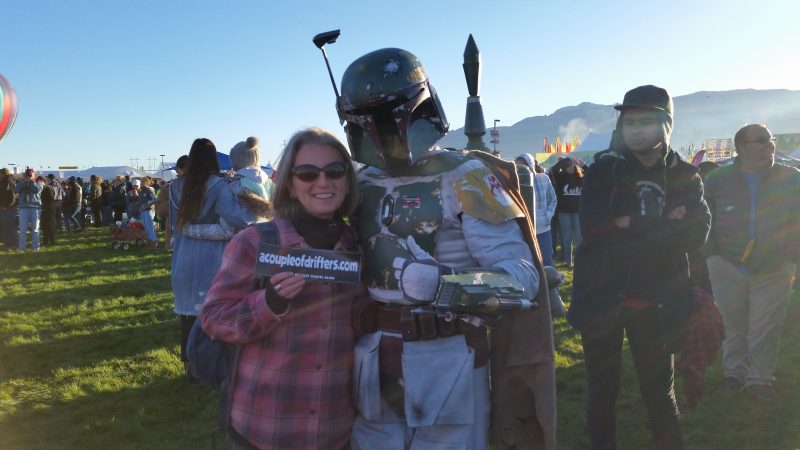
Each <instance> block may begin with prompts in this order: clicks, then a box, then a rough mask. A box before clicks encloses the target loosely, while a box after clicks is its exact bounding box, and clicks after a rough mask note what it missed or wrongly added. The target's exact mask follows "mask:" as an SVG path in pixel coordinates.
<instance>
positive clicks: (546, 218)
mask: <svg viewBox="0 0 800 450" xmlns="http://www.w3.org/2000/svg"><path fill="white" fill-rule="evenodd" d="M533 192H534V194H535V195H536V234H542V233H544V232H545V231H547V230H549V229H550V221H551V220H552V219H553V214H555V213H556V205H557V204H558V198H557V197H556V190H555V188H553V183H552V182H551V181H550V177H548V176H547V174H545V173H534V174H533Z"/></svg>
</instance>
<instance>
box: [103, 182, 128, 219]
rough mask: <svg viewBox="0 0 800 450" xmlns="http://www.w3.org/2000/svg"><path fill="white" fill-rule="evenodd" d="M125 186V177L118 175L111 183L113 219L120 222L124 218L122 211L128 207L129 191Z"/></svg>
mask: <svg viewBox="0 0 800 450" xmlns="http://www.w3.org/2000/svg"><path fill="white" fill-rule="evenodd" d="M127 191H128V189H127V188H126V187H125V177H123V176H118V177H117V178H115V179H114V181H113V182H112V184H111V192H110V193H109V194H108V200H109V204H110V205H111V213H112V218H111V219H112V220H113V221H114V222H118V221H121V220H122V213H124V212H126V208H127V203H128V202H127V195H126V193H127Z"/></svg>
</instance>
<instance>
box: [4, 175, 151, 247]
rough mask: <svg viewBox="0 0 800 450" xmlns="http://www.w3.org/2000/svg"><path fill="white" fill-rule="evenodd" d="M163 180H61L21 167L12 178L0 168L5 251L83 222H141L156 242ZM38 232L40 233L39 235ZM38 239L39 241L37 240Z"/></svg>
mask: <svg viewBox="0 0 800 450" xmlns="http://www.w3.org/2000/svg"><path fill="white" fill-rule="evenodd" d="M164 184H165V183H164V182H163V181H159V180H156V179H154V178H152V177H150V176H146V177H144V178H141V179H131V178H130V177H129V176H122V175H120V176H117V177H115V178H114V179H113V180H112V181H110V182H109V181H108V180H103V179H102V178H101V177H99V176H95V175H91V177H90V178H89V180H88V181H87V182H84V180H83V179H81V177H69V178H67V179H63V180H60V179H58V178H56V176H55V175H53V174H52V173H51V174H48V175H47V176H46V177H42V176H41V175H37V174H36V172H35V171H34V170H33V169H26V170H25V172H23V173H22V174H21V175H20V176H17V177H15V176H14V175H12V174H11V172H10V171H9V170H8V169H7V168H3V169H2V170H0V237H2V244H3V246H4V248H5V249H8V250H20V251H24V250H26V248H27V247H28V234H29V233H30V236H31V238H30V242H31V249H32V250H33V251H38V250H39V248H40V245H45V246H51V245H55V244H56V236H57V235H58V233H60V232H66V231H69V232H80V231H82V230H83V228H84V227H85V226H87V225H92V226H94V227H102V226H109V225H114V224H118V223H120V222H122V221H127V220H131V219H132V220H140V221H142V222H143V223H144V229H145V230H146V232H147V236H148V239H149V244H150V246H151V247H155V245H156V243H157V237H156V233H155V230H156V227H157V225H156V222H155V215H154V213H153V205H154V203H155V200H156V197H157V195H158V192H159V191H160V190H161V188H162V187H163V186H164ZM40 234H41V235H40ZM42 241H43V242H42Z"/></svg>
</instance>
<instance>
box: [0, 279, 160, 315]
mask: <svg viewBox="0 0 800 450" xmlns="http://www.w3.org/2000/svg"><path fill="white" fill-rule="evenodd" d="M56 281H58V280H54V282H56ZM168 286H170V275H169V274H164V275H158V276H147V277H142V278H131V279H123V280H120V281H117V282H113V283H99V284H88V285H86V284H85V285H83V286H78V287H70V288H56V289H53V290H43V291H37V290H36V289H33V290H26V292H25V293H24V294H15V295H9V296H8V297H5V298H3V299H0V310H3V311H9V312H17V313H31V312H34V311H36V310H38V309H41V308H47V307H52V306H54V305H58V306H59V307H63V306H66V305H72V304H80V303H83V302H86V301H92V300H100V299H107V298H115V297H120V296H123V297H143V296H145V295H150V294H154V293H159V292H169V288H168Z"/></svg>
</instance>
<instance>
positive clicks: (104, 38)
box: [0, 0, 800, 168]
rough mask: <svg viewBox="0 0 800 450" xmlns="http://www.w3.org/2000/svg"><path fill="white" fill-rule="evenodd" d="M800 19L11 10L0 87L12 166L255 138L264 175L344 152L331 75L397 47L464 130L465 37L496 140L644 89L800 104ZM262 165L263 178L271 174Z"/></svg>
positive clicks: (482, 10) (783, 11) (33, 0)
mask: <svg viewBox="0 0 800 450" xmlns="http://www.w3.org/2000/svg"><path fill="white" fill-rule="evenodd" d="M798 13H800V2H795V1H791V0H785V1H770V2H753V1H740V0H736V1H707V0H695V1H688V0H674V1H670V2H649V1H606V2H595V1H549V2H544V1H541V2H540V1H502V2H477V1H468V0H464V1H450V0H440V1H430V0H429V1H417V0H409V1H403V2H389V1H387V2H377V1H363V2H355V1H339V2H313V1H302V0H300V1H292V2H273V1H253V2H240V1H235V0H231V1H227V2H220V1H194V2H188V1H178V0H170V1H163V0H162V1H146V0H145V1H127V0H125V1H114V0H107V1H103V0H96V1H70V0H62V1H52V0H50V1H37V0H30V1H9V2H6V4H5V6H4V7H3V11H2V18H0V20H2V23H3V26H2V29H0V42H3V43H4V44H3V46H2V51H0V73H2V74H3V75H4V76H5V77H6V78H7V79H8V80H9V82H10V83H11V84H12V85H13V86H14V88H15V89H16V91H17V96H18V99H19V113H18V116H17V120H16V124H15V126H14V129H13V130H11V132H10V133H9V135H8V136H7V137H6V138H5V140H4V141H3V142H0V153H1V154H2V158H3V159H2V161H0V166H7V165H8V164H10V163H14V164H19V165H32V166H34V167H37V168H47V167H52V168H55V167H56V166H58V165H79V166H81V167H83V166H87V167H89V166H93V165H98V166H103V165H128V164H130V161H131V158H138V159H139V165H140V166H141V165H143V166H145V168H147V166H148V164H149V163H148V161H147V160H148V158H154V159H155V160H158V161H160V159H161V158H160V156H159V155H161V154H164V155H166V156H165V158H164V159H165V161H174V160H175V159H177V157H178V156H180V155H182V154H184V153H187V152H188V150H189V147H190V145H191V143H192V140H194V139H195V138H197V137H207V138H209V139H211V140H212V141H214V142H215V143H216V145H217V148H218V149H219V150H220V151H223V152H225V153H227V152H228V150H229V149H230V147H231V146H233V144H235V143H236V142H238V141H240V140H243V139H245V138H246V137H247V136H249V135H255V136H258V137H259V138H260V139H261V141H262V144H261V155H262V160H275V159H276V158H277V156H278V154H279V152H280V150H281V147H282V144H283V141H284V140H285V139H288V138H289V136H291V134H292V133H293V132H295V131H296V130H298V129H301V128H303V127H307V126H320V127H322V128H326V129H329V130H331V131H333V132H335V133H336V134H337V135H338V136H340V137H341V138H343V137H344V135H343V133H342V131H341V127H340V126H339V123H338V120H337V117H336V112H335V109H334V96H333V92H332V89H331V86H330V81H329V79H328V75H327V72H326V70H325V65H324V63H323V60H322V56H321V54H320V52H319V50H317V49H316V47H314V45H313V44H312V42H311V38H312V37H313V36H314V35H315V34H317V33H319V32H322V31H328V30H331V29H336V28H339V29H341V30H342V35H341V37H340V38H339V41H338V42H337V43H335V44H333V45H331V46H329V47H328V53H329V56H330V58H331V66H332V68H333V71H334V75H335V77H336V79H337V84H338V83H339V81H340V79H341V75H342V73H343V72H344V70H345V68H346V67H347V65H348V64H349V63H350V62H352V61H353V60H354V59H355V58H357V57H358V56H360V55H362V54H364V53H367V52H369V51H372V50H375V49H378V48H382V47H401V48H404V49H406V50H409V51H411V52H412V53H415V54H416V55H417V56H418V57H419V58H420V60H421V61H422V63H423V65H424V66H425V67H426V69H427V71H428V75H429V76H430V78H431V81H432V83H433V85H434V86H435V87H436V89H437V90H438V92H439V95H440V96H441V97H442V100H443V103H444V108H445V110H446V112H447V116H448V119H449V120H450V123H451V129H456V128H459V127H461V126H462V125H463V121H464V109H465V100H466V97H467V89H466V84H465V82H464V76H463V71H462V68H461V64H462V62H463V61H462V54H463V51H464V46H465V44H466V40H467V37H468V35H469V34H470V33H472V34H473V35H474V37H475V40H476V42H477V44H478V47H479V49H480V50H481V56H482V58H483V72H482V81H481V98H482V103H483V107H484V112H485V116H486V120H487V123H491V121H492V119H500V120H501V122H500V123H499V125H500V126H504V125H505V126H509V125H512V124H514V123H516V122H518V121H520V120H522V119H524V118H526V117H530V116H535V115H544V114H549V113H551V112H552V111H554V110H555V109H557V108H560V107H562V106H567V105H574V104H577V103H580V102H582V101H591V102H595V103H605V104H611V103H615V102H618V101H621V99H622V96H623V95H624V93H625V91H626V90H628V89H630V88H632V87H634V86H637V85H641V84H648V83H653V84H658V85H661V86H663V87H665V88H667V89H668V90H669V91H670V93H671V94H673V95H684V94H689V93H692V92H696V91H701V90H727V89H737V88H759V89H767V88H785V89H796V90H797V89H800V75H798V65H797V55H798V54H797V49H798V48H800V31H798V30H797V17H798V15H799V14H798ZM262 162H264V161H262Z"/></svg>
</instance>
